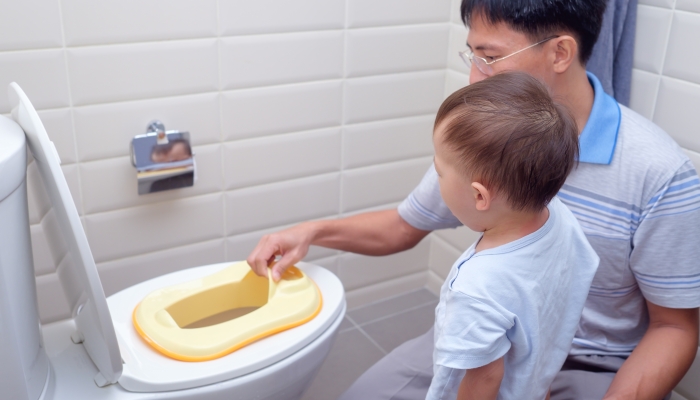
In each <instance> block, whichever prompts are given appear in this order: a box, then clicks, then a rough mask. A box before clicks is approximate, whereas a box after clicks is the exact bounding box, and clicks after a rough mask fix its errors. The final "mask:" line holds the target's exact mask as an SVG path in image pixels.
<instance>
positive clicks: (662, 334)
mask: <svg viewBox="0 0 700 400" xmlns="http://www.w3.org/2000/svg"><path fill="white" fill-rule="evenodd" d="M647 307H648V309H649V320H650V322H649V328H648V329H647V332H646V333H645V334H644V337H643V338H642V340H641V341H640V342H639V345H638V346H637V348H636V349H635V350H634V351H633V352H632V355H630V357H629V358H628V359H627V361H625V363H624V364H622V368H620V370H619V371H618V373H617V375H616V376H615V379H613V382H612V384H611V385H610V388H609V389H608V392H607V394H606V395H605V397H604V400H623V399H649V400H658V399H661V398H663V397H664V396H665V395H666V394H668V393H669V392H670V391H671V390H672V389H673V388H674V387H675V386H676V385H677V384H678V382H679V381H680V380H681V379H682V378H683V375H685V373H686V372H687V371H688V368H690V365H691V364H692V363H693V359H694V358H695V353H696V351H697V350H698V309H697V308H691V309H673V308H666V307H661V306H658V305H656V304H653V303H651V302H649V301H647Z"/></svg>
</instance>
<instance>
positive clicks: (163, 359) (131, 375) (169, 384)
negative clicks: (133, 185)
mask: <svg viewBox="0 0 700 400" xmlns="http://www.w3.org/2000/svg"><path fill="white" fill-rule="evenodd" d="M230 265H231V263H230V262H227V263H220V264H213V265H207V266H202V267H196V268H190V269H186V270H182V271H178V272H174V273H171V274H168V275H163V276H160V277H157V278H154V279H151V280H149V281H145V282H142V283H139V284H137V285H134V286H132V287H129V288H127V289H124V290H122V291H121V292H118V293H116V294H114V295H112V296H110V297H108V298H107V305H108V307H109V311H110V313H111V314H112V320H113V323H114V328H115V331H116V334H117V341H118V343H119V348H120V351H121V355H122V358H123V360H124V365H123V372H122V375H121V377H120V378H119V385H120V386H121V387H123V388H124V389H125V390H127V391H131V392H165V391H172V390H183V389H189V388H193V387H198V386H204V385H210V384H214V383H218V382H222V381H225V380H229V379H233V378H237V377H240V376H243V375H246V374H249V373H251V372H254V371H258V370H261V369H264V368H266V367H268V366H270V365H272V364H275V363H277V362H279V361H281V360H283V359H285V358H286V357H289V356H290V355H292V354H294V353H296V352H298V351H299V350H300V349H302V348H304V347H305V346H307V345H308V344H310V343H312V342H313V341H314V340H316V339H317V338H318V337H319V336H321V335H322V334H323V333H324V332H325V331H326V330H327V329H328V328H329V327H330V326H331V325H332V324H333V323H334V322H335V321H336V320H337V319H338V318H339V317H341V316H342V314H343V310H344V307H345V295H344V289H343V285H342V283H341V282H340V280H339V279H338V278H337V277H336V276H335V275H333V274H332V273H331V272H329V271H328V270H326V269H324V268H322V267H319V266H316V265H312V264H308V263H305V262H300V263H297V267H298V268H299V269H300V270H302V271H303V272H304V273H305V274H306V275H308V276H309V277H310V278H311V279H312V280H313V281H314V282H315V283H316V285H317V286H318V289H319V290H320V291H321V294H322V296H323V305H322V307H321V311H320V312H319V313H318V315H317V316H316V317H314V318H313V319H312V320H311V321H309V322H307V323H305V324H303V325H300V326H297V327H295V328H292V329H289V330H286V331H284V332H280V333H277V334H275V335H272V336H269V337H266V338H264V339H261V340H258V341H256V342H254V343H252V344H250V345H248V346H245V347H243V348H241V349H239V350H236V351H234V352H233V353H231V354H228V355H226V356H224V357H221V358H218V359H215V360H211V361H204V362H198V363H196V364H193V363H190V362H183V361H178V360H174V359H172V358H169V357H167V356H165V355H163V354H161V353H159V352H158V351H156V350H154V349H153V348H152V347H151V346H149V345H148V344H147V343H146V342H145V341H144V340H143V339H142V338H141V337H140V336H139V335H138V333H137V332H136V330H135V329H134V327H133V324H132V312H133V310H134V307H136V305H137V304H138V303H139V302H140V301H141V300H142V299H143V298H144V297H145V296H146V295H148V294H149V293H151V292H153V291H154V290H157V289H160V288H163V287H168V286H174V285H178V284H181V283H185V282H188V281H193V280H196V279H199V278H201V277H204V276H207V275H211V274H214V273H216V272H218V271H221V270H223V269H225V268H226V267H228V266H230Z"/></svg>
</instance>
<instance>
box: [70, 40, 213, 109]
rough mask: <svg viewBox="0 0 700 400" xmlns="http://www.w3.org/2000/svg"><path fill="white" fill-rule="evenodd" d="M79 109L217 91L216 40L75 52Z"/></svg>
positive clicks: (73, 74)
mask: <svg viewBox="0 0 700 400" xmlns="http://www.w3.org/2000/svg"><path fill="white" fill-rule="evenodd" d="M67 52H68V69H69V72H70V84H71V93H72V95H73V103H74V104H75V105H86V104H92V103H105V102H113V101H124V100H137V99H143V98H154V97H162V96H177V95H184V94H192V93H201V92H208V91H216V90H217V87H218V67H217V41H216V39H197V40H177V41H166V42H153V43H138V44H125V45H112V46H88V47H79V48H70V49H68V50H67Z"/></svg>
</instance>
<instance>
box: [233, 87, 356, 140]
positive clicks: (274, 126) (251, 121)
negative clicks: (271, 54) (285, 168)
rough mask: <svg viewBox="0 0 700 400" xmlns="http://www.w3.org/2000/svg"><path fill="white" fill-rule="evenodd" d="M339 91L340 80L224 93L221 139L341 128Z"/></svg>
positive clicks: (340, 97) (340, 96)
mask: <svg viewBox="0 0 700 400" xmlns="http://www.w3.org/2000/svg"><path fill="white" fill-rule="evenodd" d="M341 92H342V91H341V83H340V81H328V82H312V83H302V84H295V85H285V86H274V87H266V88H256V89H243V90H235V91H230V92H225V93H223V95H222V100H221V101H222V104H221V113H222V120H223V129H224V140H236V139H243V138H251V137H256V136H264V135H273V134H276V133H287V132H296V131H303V130H310V129H316V128H324V127H329V126H337V125H340V115H341V100H342V93H341Z"/></svg>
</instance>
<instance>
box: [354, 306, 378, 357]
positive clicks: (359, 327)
mask: <svg viewBox="0 0 700 400" xmlns="http://www.w3.org/2000/svg"><path fill="white" fill-rule="evenodd" d="M346 318H347V319H348V320H350V322H352V323H353V324H355V326H356V327H357V330H358V331H360V333H362V334H363V335H364V336H365V337H366V338H367V339H368V340H369V341H370V342H372V343H373V344H374V345H375V346H377V348H378V349H379V350H380V351H381V352H382V353H384V355H386V354H387V351H386V350H384V348H383V347H382V346H380V345H379V343H377V342H376V341H375V340H374V339H372V337H371V336H370V335H369V334H368V333H367V332H365V330H364V329H362V327H361V326H360V325H357V324H356V323H355V321H353V320H352V318H350V317H348V316H347V315H346Z"/></svg>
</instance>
